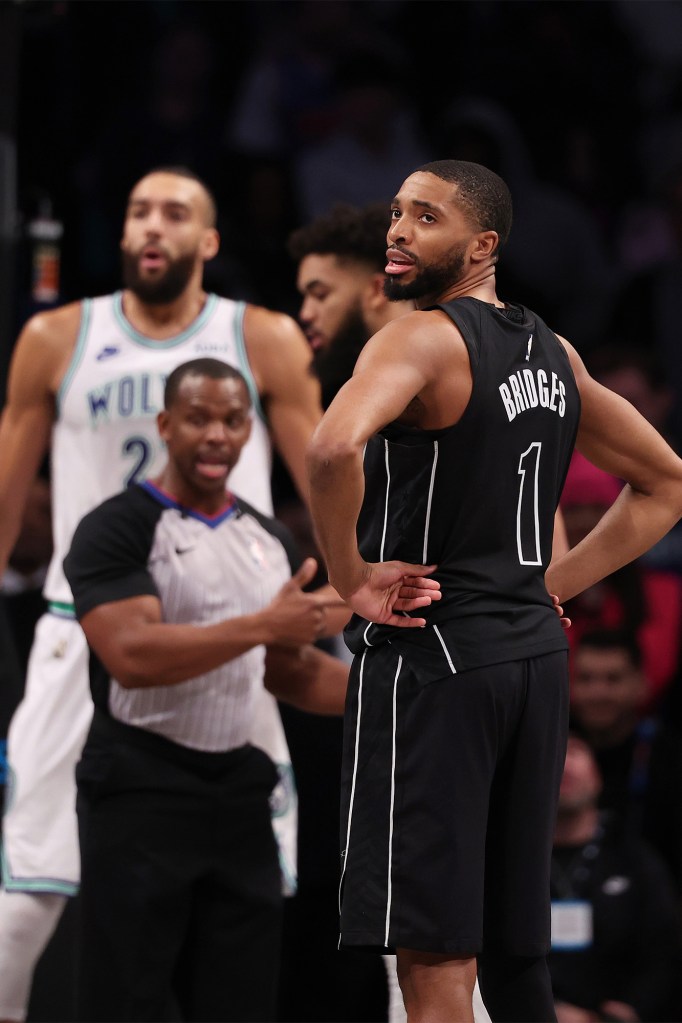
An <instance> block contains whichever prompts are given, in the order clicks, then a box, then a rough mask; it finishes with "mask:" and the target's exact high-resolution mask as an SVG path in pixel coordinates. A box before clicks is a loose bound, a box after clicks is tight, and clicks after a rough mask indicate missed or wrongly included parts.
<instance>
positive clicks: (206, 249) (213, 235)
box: [201, 227, 220, 263]
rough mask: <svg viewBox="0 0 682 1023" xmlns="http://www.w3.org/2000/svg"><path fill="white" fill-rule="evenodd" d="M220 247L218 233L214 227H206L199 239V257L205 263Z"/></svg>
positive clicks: (216, 253) (215, 254)
mask: <svg viewBox="0 0 682 1023" xmlns="http://www.w3.org/2000/svg"><path fill="white" fill-rule="evenodd" d="M219 248H220V235H219V234H218V232H217V231H216V229H215V227H207V228H206V230H205V231H204V234H203V237H202V239H201V258H202V259H203V260H204V262H205V263H207V262H208V260H209V259H213V257H214V256H217V255H218V249H219Z"/></svg>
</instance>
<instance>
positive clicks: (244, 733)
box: [64, 359, 347, 1023]
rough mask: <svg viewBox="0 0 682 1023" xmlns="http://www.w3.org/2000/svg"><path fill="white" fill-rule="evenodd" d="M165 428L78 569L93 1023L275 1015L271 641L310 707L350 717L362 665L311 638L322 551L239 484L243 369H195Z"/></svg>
mask: <svg viewBox="0 0 682 1023" xmlns="http://www.w3.org/2000/svg"><path fill="white" fill-rule="evenodd" d="M158 425H159V432H160V435H161V437H162V439H163V441H164V442H165V444H166V446H167V450H168V461H167V464H166V466H165V468H164V470H163V471H162V473H161V475H160V476H159V477H158V478H156V479H154V480H148V481H146V482H144V483H142V484H139V485H135V486H132V487H130V488H129V489H128V490H126V491H124V492H123V493H121V494H118V495H117V496H115V497H113V498H111V499H109V500H108V501H105V502H104V503H103V504H101V505H99V506H98V507H97V508H95V509H94V511H92V512H91V513H90V514H88V515H87V516H86V517H85V518H84V519H83V520H82V522H81V523H80V525H79V527H78V529H77V530H76V533H75V535H74V539H73V543H72V546H71V550H70V551H69V554H68V555H67V557H66V559H65V563H64V567H65V571H66V575H67V578H68V580H69V583H70V585H71V587H72V590H73V594H74V600H75V605H76V612H77V616H78V618H79V620H80V622H81V624H82V627H83V629H84V631H85V634H86V637H87V640H88V644H89V646H90V651H91V665H90V676H91V687H92V694H93V699H94V703H95V713H94V718H93V723H92V727H91V729H90V733H89V735H88V738H87V741H86V744H85V748H84V750H83V754H82V758H81V760H80V762H79V764H78V766H77V770H76V776H77V783H78V802H77V810H78V821H79V834H80V846H81V858H82V891H81V913H82V915H81V949H80V984H79V1017H80V1018H81V1019H83V1020H89V1021H92V1023H95V1021H104V1020H116V1021H128V1020H129V1021H143V1020H164V1019H169V1018H171V1017H170V1013H171V1012H172V1011H173V1009H172V1008H171V1006H172V1005H173V1000H175V1002H176V1003H177V1005H179V1008H180V1011H181V1013H182V1018H183V1019H185V1020H202V1021H210V1020H221V1021H226V1020H242V1021H244V1020H271V1019H274V1011H275V997H276V983H277V966H278V961H279V943H280V924H281V919H280V918H281V909H282V898H281V888H282V883H281V876H280V868H279V863H278V854H277V847H276V844H275V840H274V837H273V832H272V827H271V822H270V815H271V810H270V794H271V792H272V789H273V786H274V785H275V783H276V781H277V771H276V769H275V767H274V765H273V763H272V762H271V760H270V759H269V758H268V757H267V755H266V754H265V753H264V752H262V751H261V750H259V749H257V748H255V747H253V746H251V745H249V743H248V736H249V734H250V728H251V722H252V716H253V711H254V706H255V702H256V698H257V695H258V692H259V690H260V688H261V687H262V685H263V681H264V677H265V676H266V674H267V673H266V646H269V645H273V646H274V647H275V648H276V649H277V651H278V652H277V665H278V667H279V669H280V671H279V676H278V677H279V678H280V682H281V684H280V686H279V687H278V686H277V685H275V683H273V682H269V687H270V688H272V690H273V691H274V692H275V695H277V696H280V697H282V698H287V699H289V700H290V701H292V702H295V703H297V704H298V706H299V707H302V708H303V709H308V710H317V711H320V712H323V713H324V712H326V713H339V712H340V711H341V709H342V701H343V694H344V691H345V682H346V672H347V669H346V668H345V666H344V665H343V664H342V663H341V662H340V661H338V660H336V659H334V658H331V657H327V655H325V654H323V653H321V652H320V651H318V650H316V649H315V648H312V647H309V646H307V644H310V643H311V641H313V640H315V639H316V638H317V637H318V636H319V635H321V633H322V632H323V629H324V615H325V608H324V605H323V604H322V602H321V601H320V599H319V598H317V597H316V596H315V595H313V594H309V593H304V592H303V589H302V587H304V586H305V585H306V584H307V583H308V582H309V581H310V580H311V579H312V577H313V574H314V572H315V570H316V564H315V561H314V559H312V558H308V559H306V560H305V561H304V562H303V563H302V564H299V559H298V558H297V557H296V555H295V552H294V551H293V549H292V545H291V542H290V538H289V535H288V533H287V532H286V531H285V530H284V528H283V527H282V526H281V525H280V524H278V523H276V522H274V521H273V520H271V519H268V518H266V517H265V516H263V515H261V514H260V513H258V512H256V511H255V510H254V509H253V508H251V507H250V506H249V505H247V504H246V503H245V502H243V501H241V500H240V499H238V498H237V497H235V496H234V495H232V494H230V492H229V491H228V490H227V489H226V484H227V481H228V477H229V475H230V472H231V470H232V469H233V467H234V465H235V464H236V462H237V460H238V458H239V454H240V452H241V450H242V448H243V447H244V445H245V443H246V441H247V439H248V437H249V432H250V428H251V408H250V398H249V393H248V389H247V386H246V383H245V380H244V378H243V377H242V376H241V374H240V373H239V372H238V371H236V370H234V369H233V368H232V367H230V366H228V365H226V364H225V363H223V362H219V361H217V360H213V359H197V360H194V361H193V362H189V363H184V364H183V365H181V366H179V367H178V368H177V369H175V370H174V371H173V372H172V373H171V374H170V376H169V377H168V380H167V383H166V389H165V409H164V411H163V412H161V413H160V414H159V418H158ZM292 573H293V575H292ZM287 660H289V661H291V662H294V661H295V662H296V671H295V672H290V673H288V674H287V672H286V671H283V672H282V670H281V669H282V665H283V664H284V666H285V667H286V662H287ZM302 666H303V668H304V669H305V670H301V669H302ZM292 678H293V679H295V681H292Z"/></svg>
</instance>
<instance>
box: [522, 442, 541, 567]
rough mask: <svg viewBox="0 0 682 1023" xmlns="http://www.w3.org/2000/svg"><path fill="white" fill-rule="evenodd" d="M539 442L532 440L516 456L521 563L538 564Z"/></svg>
mask: <svg viewBox="0 0 682 1023" xmlns="http://www.w3.org/2000/svg"><path fill="white" fill-rule="evenodd" d="M541 448H542V444H541V443H540V441H534V442H533V443H532V444H531V445H530V447H529V448H527V449H526V450H525V451H524V452H523V454H522V455H521V457H520V459H519V468H518V474H519V476H520V477H521V480H520V482H519V503H518V506H517V509H516V543H517V546H518V551H519V561H520V563H521V564H522V565H541V564H542V559H541V557H540V518H539V514H538V474H539V470H540V450H541Z"/></svg>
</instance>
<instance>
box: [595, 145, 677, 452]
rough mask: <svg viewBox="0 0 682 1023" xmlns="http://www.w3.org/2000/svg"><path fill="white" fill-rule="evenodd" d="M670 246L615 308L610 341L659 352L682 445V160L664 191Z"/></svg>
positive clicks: (671, 424)
mask: <svg viewBox="0 0 682 1023" xmlns="http://www.w3.org/2000/svg"><path fill="white" fill-rule="evenodd" d="M658 195H659V200H660V204H661V208H662V210H663V212H664V214H665V224H666V227H667V229H668V232H669V235H670V241H671V243H670V245H669V246H668V247H667V248H662V255H661V257H660V258H659V259H658V261H657V262H655V263H654V264H653V265H650V266H648V267H646V268H644V269H642V270H641V271H640V272H639V273H637V274H635V275H634V276H631V277H630V278H629V279H628V280H626V281H625V283H624V285H623V287H622V289H621V291H620V292H619V294H618V296H617V300H616V302H615V305H614V310H613V316H612V320H611V326H610V329H609V336H611V337H613V338H617V339H618V343H619V344H623V345H628V346H632V347H635V348H639V349H642V348H644V349H645V350H647V351H653V352H654V353H655V355H656V358H657V359H658V360H659V362H660V364H661V366H662V368H663V372H664V374H665V378H666V380H667V381H668V385H669V387H670V389H671V393H672V396H673V399H674V400H673V402H672V408H671V409H670V413H669V416H668V418H667V428H668V431H669V432H670V433H671V434H672V436H673V440H674V443H675V444H676V446H677V447H678V448H679V447H680V445H681V443H682V348H681V346H680V323H679V306H680V288H681V283H682V159H680V162H679V163H678V164H676V166H675V167H673V168H672V169H671V170H669V171H668V173H667V174H666V175H664V177H663V179H662V181H661V182H660V185H659V188H658Z"/></svg>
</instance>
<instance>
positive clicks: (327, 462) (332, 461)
mask: <svg viewBox="0 0 682 1023" xmlns="http://www.w3.org/2000/svg"><path fill="white" fill-rule="evenodd" d="M414 317H420V318H421V319H420V320H415V319H414ZM462 350H463V351H462V353H461V354H458V349H457V347H456V346H455V343H454V338H453V330H452V327H450V328H449V329H447V330H446V327H445V325H444V321H443V320H441V319H440V316H439V314H430V313H413V314H411V315H408V316H406V317H403V318H402V319H401V320H399V321H395V322H393V323H390V324H389V325H388V326H386V327H384V328H383V330H381V331H379V333H378V334H376V335H375V336H374V338H373V339H372V340H371V341H370V342H369V343H368V345H367V346H366V347H365V348H364V349H363V352H362V353H361V355H360V358H359V360H358V363H357V366H356V369H355V373H354V375H353V377H352V378H351V380H349V381H348V383H346V384H345V385H344V387H343V388H342V389H341V390H340V391H339V393H338V395H337V396H336V398H335V399H334V401H333V402H332V404H331V406H330V407H329V409H328V410H327V412H326V414H325V416H324V419H323V420H322V422H321V423H320V425H319V426H318V428H317V430H316V431H315V434H314V437H313V440H312V443H311V446H310V449H309V455H308V466H309V475H310V485H311V510H312V514H313V521H314V523H315V527H316V530H317V535H318V539H319V543H320V547H321V550H322V554H323V556H324V558H325V560H326V563H327V567H328V570H329V578H330V582H331V583H332V585H333V586H335V587H336V589H337V590H338V592H339V593H340V594H341V596H343V597H344V598H347V597H349V596H350V595H351V594H353V593H355V592H356V591H357V590H358V588H359V587H360V586H362V585H363V583H364V581H365V579H366V574H367V566H366V565H365V563H364V561H363V559H362V558H361V556H360V553H359V551H358V548H357V541H356V524H357V519H358V515H359V512H360V507H361V504H362V499H363V496H364V478H363V469H362V456H363V449H364V446H365V444H366V443H367V441H368V440H369V438H370V437H371V436H372V435H373V434H375V433H376V432H377V431H378V430H380V429H381V428H382V427H383V426H385V425H386V424H387V423H389V422H392V421H393V420H395V419H397V418H398V417H399V416H401V415H402V414H403V413H404V412H405V410H406V409H407V407H408V406H410V405H411V403H412V402H413V400H414V399H415V398H417V397H418V396H422V395H424V394H425V393H426V392H428V390H429V388H431V387H433V386H434V384H435V382H436V381H438V380H439V377H440V376H441V375H442V373H443V371H444V369H445V366H446V364H449V369H450V374H451V376H452V375H454V376H456V375H457V368H458V362H457V359H458V358H459V359H460V363H459V365H460V366H461V368H462V370H463V378H465V387H464V388H463V393H462V395H461V396H460V397H461V408H458V407H457V400H458V399H457V395H456V394H455V395H454V396H453V400H452V403H451V404H450V406H449V410H448V414H449V415H450V416H451V417H452V419H451V421H456V419H457V418H459V415H460V414H461V411H462V409H463V407H464V406H465V404H466V400H465V394H466V395H467V396H468V391H467V389H468V388H469V387H470V373H469V370H468V358H467V357H466V351H465V350H464V346H463V344H462ZM453 363H454V365H453ZM453 370H454V374H453ZM420 400H421V399H420ZM434 404H435V403H434ZM434 416H435V417H436V418H435V419H434V418H433V417H434ZM437 416H438V412H437V410H436V411H435V412H434V411H433V410H430V409H429V403H428V402H427V403H426V409H425V418H424V420H422V421H421V422H420V425H422V426H424V427H426V428H429V427H431V426H435V425H438V426H440V425H445V424H444V423H440V422H438V420H437ZM429 417H431V418H429ZM356 610H357V609H356Z"/></svg>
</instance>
